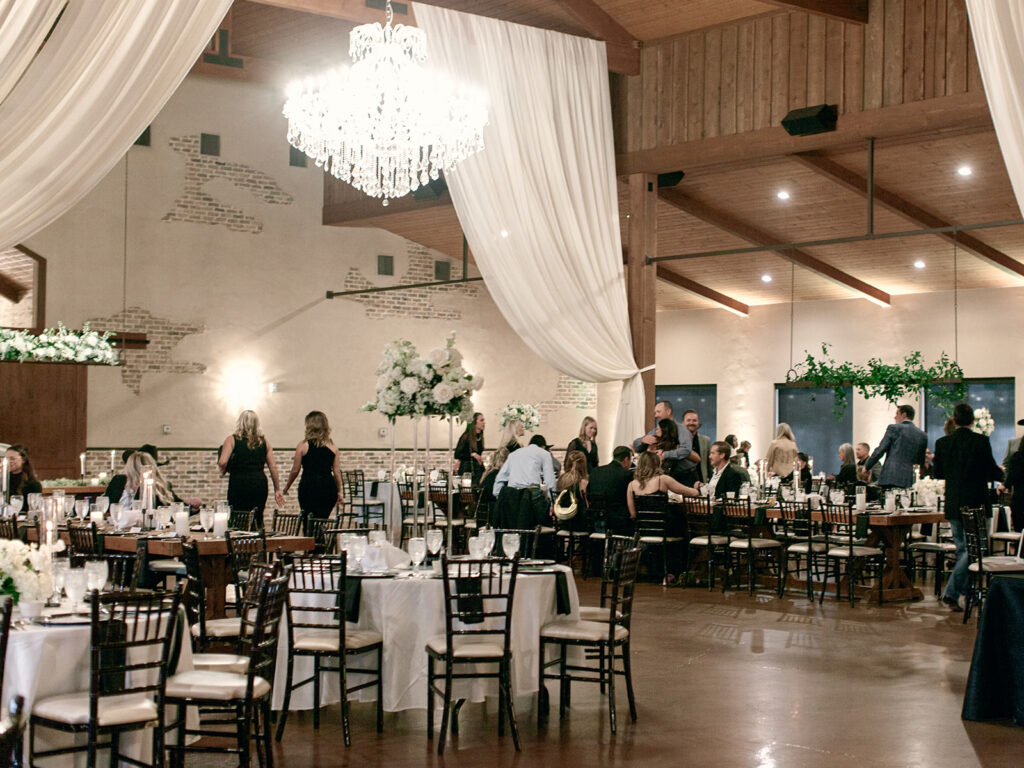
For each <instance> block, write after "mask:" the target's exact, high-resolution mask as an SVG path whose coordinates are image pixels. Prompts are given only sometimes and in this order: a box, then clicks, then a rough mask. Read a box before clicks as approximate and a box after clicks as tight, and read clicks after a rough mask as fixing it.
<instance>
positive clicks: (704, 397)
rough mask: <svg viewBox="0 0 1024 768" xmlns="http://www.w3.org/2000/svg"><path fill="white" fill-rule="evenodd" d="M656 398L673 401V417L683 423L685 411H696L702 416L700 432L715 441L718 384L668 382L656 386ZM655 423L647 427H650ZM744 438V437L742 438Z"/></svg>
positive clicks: (716, 436)
mask: <svg viewBox="0 0 1024 768" xmlns="http://www.w3.org/2000/svg"><path fill="white" fill-rule="evenodd" d="M654 399H655V401H658V400H668V401H669V402H670V403H672V418H674V419H675V420H676V421H677V422H679V423H682V421H683V411H690V410H693V411H696V412H697V415H698V416H700V429H699V430H698V434H701V435H704V436H705V437H710V438H711V442H715V441H716V440H718V439H719V438H720V437H724V435H719V434H718V432H717V427H718V386H717V385H716V384H692V385H691V384H667V385H664V386H660V385H659V386H657V387H655V388H654ZM653 426H654V425H653V424H651V425H650V426H648V427H647V429H650V428H651V427H653ZM740 439H741V440H742V439H743V438H742V437H741V438H740Z"/></svg>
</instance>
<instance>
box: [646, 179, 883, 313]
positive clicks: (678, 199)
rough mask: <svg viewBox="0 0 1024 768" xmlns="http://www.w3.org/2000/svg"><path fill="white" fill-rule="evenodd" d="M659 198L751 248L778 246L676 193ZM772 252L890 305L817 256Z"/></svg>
mask: <svg viewBox="0 0 1024 768" xmlns="http://www.w3.org/2000/svg"><path fill="white" fill-rule="evenodd" d="M659 196H660V197H661V199H662V200H664V201H665V202H666V203H668V204H670V205H672V206H674V207H676V208H678V209H679V210H681V211H683V212H684V213H688V214H690V215H691V216H696V217H697V218H698V219H702V220H704V221H706V222H707V223H709V224H712V225H714V226H716V227H718V228H719V229H721V230H722V231H723V232H728V233H729V234H730V235H733V236H734V237H738V238H740V239H741V240H746V241H747V242H748V243H751V244H753V245H761V246H771V245H773V244H774V243H777V242H778V239H777V238H774V237H772V236H771V235H769V234H768V233H766V232H762V231H761V230H759V229H757V228H756V227H754V226H752V225H750V224H748V223H747V222H745V221H741V220H739V219H737V218H735V217H733V216H731V215H729V214H728V213H725V212H723V211H719V210H716V209H714V208H712V207H711V206H709V205H707V204H705V203H702V202H699V201H698V200H694V199H693V198H691V197H688V196H687V195H685V194H684V193H683V192H681V191H680V190H678V189H672V188H668V189H663V190H661V192H660V194H659ZM774 252H775V253H777V254H778V255H779V256H781V257H782V258H784V259H786V260H787V261H791V262H793V263H794V264H798V265H800V266H801V267H804V268H806V269H809V270H811V271H812V272H817V273H818V274H820V275H822V276H824V277H827V278H828V279H830V280H832V281H833V282H836V283H839V284H841V285H843V286H846V287H847V288H850V289H851V290H854V291H856V292H857V293H860V294H862V295H863V296H864V297H865V298H867V299H868V300H870V301H872V302H874V303H875V304H878V305H880V306H886V307H887V306H889V305H890V304H891V303H892V299H891V297H890V296H889V294H888V293H886V292H885V291H883V290H881V289H879V288H876V287H875V286H873V285H870V284H869V283H866V282H864V281H863V280H861V279H859V278H856V277H854V276H853V275H850V274H847V273H846V272H843V271H842V270H841V269H837V268H836V267H833V266H832V265H831V264H828V263H827V262H824V261H822V260H821V259H819V258H817V257H816V256H812V255H811V254H809V253H807V252H806V251H802V250H800V249H799V248H779V249H774Z"/></svg>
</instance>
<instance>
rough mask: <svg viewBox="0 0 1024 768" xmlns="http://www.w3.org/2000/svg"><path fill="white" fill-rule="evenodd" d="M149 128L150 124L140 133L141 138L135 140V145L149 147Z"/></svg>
mask: <svg viewBox="0 0 1024 768" xmlns="http://www.w3.org/2000/svg"><path fill="white" fill-rule="evenodd" d="M149 128H150V126H148V125H147V126H146V130H144V131H143V132H142V133H141V134H140V135H139V138H137V139H136V140H135V146H137V147H148V146H149V139H150V136H149Z"/></svg>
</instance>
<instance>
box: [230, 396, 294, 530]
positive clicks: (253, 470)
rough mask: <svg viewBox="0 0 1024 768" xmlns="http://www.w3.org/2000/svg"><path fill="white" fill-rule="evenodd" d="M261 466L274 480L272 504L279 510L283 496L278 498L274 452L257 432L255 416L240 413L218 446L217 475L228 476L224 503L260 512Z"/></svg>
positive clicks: (264, 495)
mask: <svg viewBox="0 0 1024 768" xmlns="http://www.w3.org/2000/svg"><path fill="white" fill-rule="evenodd" d="M264 465H266V466H268V467H270V477H271V479H272V480H273V481H274V501H275V502H276V503H277V506H278V507H283V506H284V496H282V495H281V481H280V479H279V478H278V475H277V462H276V461H274V451H273V449H272V448H271V447H270V443H269V442H267V438H266V437H265V436H264V435H263V432H262V431H261V430H260V420H259V417H258V416H257V415H256V413H255V412H254V411H242V412H241V413H240V414H239V415H238V423H237V424H236V425H235V432H234V434H232V435H229V436H228V438H227V439H226V440H225V441H224V445H222V446H221V447H220V458H219V459H218V460H217V466H218V467H220V473H221V474H222V475H223V474H225V473H226V474H227V475H228V504H229V505H231V508H232V509H241V510H246V511H248V510H251V509H258V510H259V511H260V512H261V513H262V512H263V509H264V507H266V506H267V492H268V488H267V476H266V475H265V474H263V466H264Z"/></svg>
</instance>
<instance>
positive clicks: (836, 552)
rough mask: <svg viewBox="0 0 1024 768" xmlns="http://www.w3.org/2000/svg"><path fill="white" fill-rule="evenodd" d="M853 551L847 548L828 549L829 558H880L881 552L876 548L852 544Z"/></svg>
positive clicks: (833, 547) (834, 547)
mask: <svg viewBox="0 0 1024 768" xmlns="http://www.w3.org/2000/svg"><path fill="white" fill-rule="evenodd" d="M852 550H853V551H851V548H850V547H848V546H843V547H836V546H832V547H829V548H828V556H829V557H880V556H881V554H882V551H881V550H880V549H878V547H859V546H857V545H856V544H854V546H853V548H852Z"/></svg>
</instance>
